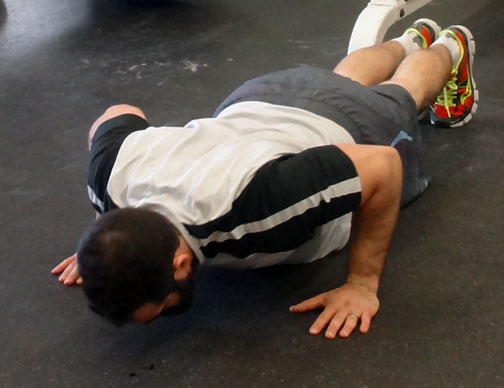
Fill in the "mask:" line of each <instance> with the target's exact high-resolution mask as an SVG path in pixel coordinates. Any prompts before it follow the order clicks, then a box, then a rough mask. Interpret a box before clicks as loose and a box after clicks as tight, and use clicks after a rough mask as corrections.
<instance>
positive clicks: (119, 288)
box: [77, 208, 179, 325]
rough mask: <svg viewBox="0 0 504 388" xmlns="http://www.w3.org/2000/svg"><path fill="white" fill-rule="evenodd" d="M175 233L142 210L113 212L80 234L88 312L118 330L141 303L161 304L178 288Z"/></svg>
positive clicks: (80, 260)
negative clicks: (94, 313)
mask: <svg viewBox="0 0 504 388" xmlns="http://www.w3.org/2000/svg"><path fill="white" fill-rule="evenodd" d="M178 246H179V233H178V231H177V230H176V229H175V228H174V227H173V225H172V224H171V223H170V222H169V221H168V220H167V219H166V218H165V217H164V216H162V215H161V214H159V213H156V212H154V211H152V210H149V209H146V208H122V209H115V210H112V211H110V212H108V213H106V214H105V215H103V216H102V217H101V218H99V219H98V220H97V221H95V222H94V223H93V224H92V225H90V227H89V228H88V229H87V230H86V231H85V232H84V234H83V236H82V238H81V240H80V242H79V246H78V250H77V258H78V259H77V260H78V265H79V273H80V275H81V276H82V280H83V283H82V286H83V290H84V293H85V294H86V296H87V298H88V300H89V307H90V308H91V310H93V311H94V312H96V313H98V314H100V315H102V316H104V317H105V318H107V319H109V320H111V321H113V322H114V323H116V324H117V325H121V324H123V323H125V322H127V321H128V320H130V319H131V316H132V314H133V313H134V311H135V310H136V309H138V308H139V307H140V306H142V305H143V304H145V303H149V302H151V303H161V302H163V300H164V299H165V298H166V297H167V296H168V294H169V293H170V292H172V291H174V290H175V289H176V284H175V281H174V279H173V256H174V254H175V251H176V250H177V248H178Z"/></svg>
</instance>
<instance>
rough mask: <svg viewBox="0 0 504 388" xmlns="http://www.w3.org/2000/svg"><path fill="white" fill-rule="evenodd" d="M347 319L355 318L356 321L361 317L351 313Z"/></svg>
mask: <svg viewBox="0 0 504 388" xmlns="http://www.w3.org/2000/svg"><path fill="white" fill-rule="evenodd" d="M346 318H347V319H348V318H355V319H359V316H358V315H357V314H355V313H350V314H348V315H347V317H346Z"/></svg>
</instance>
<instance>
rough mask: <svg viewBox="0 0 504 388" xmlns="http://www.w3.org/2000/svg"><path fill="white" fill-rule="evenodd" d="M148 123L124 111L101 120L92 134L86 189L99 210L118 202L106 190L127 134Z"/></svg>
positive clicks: (106, 209)
mask: <svg viewBox="0 0 504 388" xmlns="http://www.w3.org/2000/svg"><path fill="white" fill-rule="evenodd" d="M148 127H149V123H148V122H147V121H146V120H145V119H143V118H142V117H140V116H137V115H134V114H125V115H121V116H117V117H114V118H112V119H110V120H107V121H106V122H104V123H102V124H101V125H100V126H99V127H98V129H97V130H96V133H95V135H94V137H93V140H92V143H91V149H90V151H89V154H88V158H87V163H86V176H87V190H88V195H89V199H90V200H91V203H92V204H93V207H94V208H95V209H96V211H97V212H98V213H100V214H102V213H104V212H106V211H108V210H110V209H112V208H115V207H117V206H115V205H114V203H113V202H112V201H111V199H110V197H109V196H108V194H107V185H108V180H109V178H110V173H111V171H112V168H113V167H114V163H115V161H116V158H117V154H118V153H119V150H120V148H121V145H122V143H123V141H124V139H126V137H127V136H128V135H130V134H131V133H133V132H135V131H140V130H143V129H146V128H148Z"/></svg>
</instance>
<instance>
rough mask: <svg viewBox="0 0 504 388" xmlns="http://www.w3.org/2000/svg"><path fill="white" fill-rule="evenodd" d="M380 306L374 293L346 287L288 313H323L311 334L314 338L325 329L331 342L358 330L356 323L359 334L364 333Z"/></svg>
mask: <svg viewBox="0 0 504 388" xmlns="http://www.w3.org/2000/svg"><path fill="white" fill-rule="evenodd" d="M379 305H380V303H379V302H378V298H377V296H376V293H374V292H372V291H370V290H368V289H367V288H366V287H364V286H362V285H360V284H355V283H346V284H344V285H343V286H341V287H339V288H336V289H334V290H332V291H328V292H324V293H323V294H320V295H317V296H315V297H313V298H310V299H307V300H305V301H304V302H301V303H299V304H297V305H295V306H292V307H291V308H290V311H291V312H294V313H304V312H306V311H309V310H314V309H317V308H323V309H324V311H322V313H321V314H320V315H319V316H318V318H317V320H316V321H315V323H314V324H313V325H312V326H311V328H310V334H313V335H317V334H319V333H320V332H321V331H322V330H324V328H325V327H326V326H327V330H326V333H325V336H326V338H329V339H333V338H335V337H336V335H337V334H338V332H339V336H340V337H343V338H346V337H348V336H349V335H350V334H351V333H352V331H353V330H354V328H355V327H356V326H357V323H358V321H359V319H360V321H361V324H360V332H361V333H367V331H368V330H369V327H370V325H371V319H372V318H373V317H374V316H375V315H376V313H377V312H378V308H379Z"/></svg>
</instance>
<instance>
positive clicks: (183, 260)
mask: <svg viewBox="0 0 504 388" xmlns="http://www.w3.org/2000/svg"><path fill="white" fill-rule="evenodd" d="M192 260H193V258H192V256H191V255H190V254H188V253H180V252H179V251H176V252H175V257H174V258H173V278H174V279H175V281H182V280H185V279H187V276H188V275H189V274H190V273H191V264H192Z"/></svg>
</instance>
